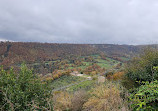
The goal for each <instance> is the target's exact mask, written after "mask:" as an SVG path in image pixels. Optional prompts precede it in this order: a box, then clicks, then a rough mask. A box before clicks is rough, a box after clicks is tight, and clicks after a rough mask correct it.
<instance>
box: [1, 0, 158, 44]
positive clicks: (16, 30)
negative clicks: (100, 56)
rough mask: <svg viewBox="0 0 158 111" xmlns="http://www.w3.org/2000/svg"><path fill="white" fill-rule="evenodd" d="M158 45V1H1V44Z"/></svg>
mask: <svg viewBox="0 0 158 111" xmlns="http://www.w3.org/2000/svg"><path fill="white" fill-rule="evenodd" d="M4 40H9V41H23V42H49V43H88V44H94V43H96V44H134V45H136V44H157V43H158V0H0V41H4Z"/></svg>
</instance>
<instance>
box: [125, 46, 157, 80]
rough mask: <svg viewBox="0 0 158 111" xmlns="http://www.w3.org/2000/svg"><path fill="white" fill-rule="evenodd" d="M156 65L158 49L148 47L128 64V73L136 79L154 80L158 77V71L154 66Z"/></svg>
mask: <svg viewBox="0 0 158 111" xmlns="http://www.w3.org/2000/svg"><path fill="white" fill-rule="evenodd" d="M156 66H158V51H157V50H156V49H153V48H149V47H148V48H146V49H144V51H143V53H142V54H140V55H139V56H138V57H135V58H133V59H132V60H131V61H130V62H129V63H128V64H127V65H126V75H127V77H129V78H130V79H132V80H134V81H154V80H157V79H158V71H156V70H155V68H154V67H156Z"/></svg>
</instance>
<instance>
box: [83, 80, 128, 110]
mask: <svg viewBox="0 0 158 111" xmlns="http://www.w3.org/2000/svg"><path fill="white" fill-rule="evenodd" d="M121 93H122V92H121V89H120V86H119V85H116V84H114V83H112V82H107V83H106V84H102V85H100V86H97V87H96V88H94V90H93V91H92V92H90V95H91V97H90V98H89V99H88V101H87V102H86V103H85V104H84V106H83V108H84V109H85V110H86V111H87V110H90V111H119V110H120V111H121V110H123V109H124V110H126V111H128V107H126V104H125V101H124V99H125V98H124V99H123V98H122V97H121Z"/></svg>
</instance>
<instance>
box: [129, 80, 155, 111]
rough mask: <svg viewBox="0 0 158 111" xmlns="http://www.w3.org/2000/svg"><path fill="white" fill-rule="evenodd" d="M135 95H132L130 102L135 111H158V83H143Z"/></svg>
mask: <svg viewBox="0 0 158 111" xmlns="http://www.w3.org/2000/svg"><path fill="white" fill-rule="evenodd" d="M143 84H144V85H142V86H140V87H139V88H138V89H137V91H135V93H133V94H131V96H130V100H131V101H132V107H133V109H134V110H139V111H140V110H141V111H142V110H145V111H157V110H158V81H154V82H151V83H149V82H145V83H144V82H143Z"/></svg>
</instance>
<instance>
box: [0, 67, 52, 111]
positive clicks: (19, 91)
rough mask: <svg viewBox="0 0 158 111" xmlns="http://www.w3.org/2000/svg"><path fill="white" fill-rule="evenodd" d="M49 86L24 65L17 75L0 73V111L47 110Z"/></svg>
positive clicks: (11, 72) (5, 72)
mask: <svg viewBox="0 0 158 111" xmlns="http://www.w3.org/2000/svg"><path fill="white" fill-rule="evenodd" d="M50 93H51V92H50V90H49V85H48V84H45V83H42V82H41V81H40V80H39V79H38V77H37V76H36V75H34V74H33V73H32V70H29V69H28V68H27V67H26V66H25V65H22V67H21V70H20V72H19V73H18V74H15V73H14V71H13V70H12V69H11V70H10V71H5V70H3V68H1V71H0V101H1V102H0V108H1V110H4V111H6V110H15V111H24V110H25V111H26V110H28V111H30V110H43V109H47V108H48V98H49V97H50Z"/></svg>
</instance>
